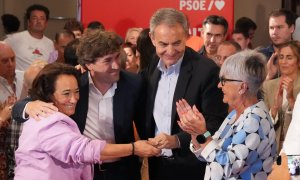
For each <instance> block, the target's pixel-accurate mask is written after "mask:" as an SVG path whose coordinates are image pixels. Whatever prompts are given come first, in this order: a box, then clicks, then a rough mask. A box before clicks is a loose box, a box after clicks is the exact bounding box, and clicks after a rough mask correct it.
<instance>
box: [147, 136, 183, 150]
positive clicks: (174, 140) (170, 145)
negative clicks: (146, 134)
mask: <svg viewBox="0 0 300 180" xmlns="http://www.w3.org/2000/svg"><path fill="white" fill-rule="evenodd" d="M148 141H149V143H150V144H151V145H152V146H155V147H157V148H159V149H175V148H178V147H179V143H178V137H177V136H176V135H168V134H165V133H161V134H159V135H157V136H156V137H154V138H149V139H148Z"/></svg>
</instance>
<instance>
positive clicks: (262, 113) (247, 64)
mask: <svg viewBox="0 0 300 180" xmlns="http://www.w3.org/2000/svg"><path fill="white" fill-rule="evenodd" d="M265 64H266V60H265V57H264V55H262V54H261V53H258V52H256V51H250V50H249V51H248V50H247V51H241V52H238V53H236V54H234V55H232V56H230V57H228V58H227V60H226V61H225V62H224V64H223V66H222V67H221V70H220V75H219V77H220V82H219V84H218V87H219V88H220V89H222V91H223V93H224V97H223V102H224V103H228V104H229V106H231V107H233V109H234V110H233V111H231V112H230V113H229V114H228V116H227V117H226V119H225V120H224V121H223V123H222V125H221V127H220V128H219V130H218V131H216V132H215V133H214V134H213V136H212V134H211V132H210V131H209V130H208V128H207V125H206V124H207V121H206V120H205V119H206V118H205V117H204V116H203V115H202V113H201V112H199V111H198V109H197V107H196V106H195V105H192V106H190V105H189V104H188V103H187V102H186V101H185V100H184V99H183V100H179V101H178V102H177V104H176V105H177V112H178V115H179V117H180V121H178V124H179V126H180V127H181V128H182V129H183V130H184V131H186V132H188V133H190V134H191V136H192V140H191V144H190V150H191V152H193V153H194V154H195V156H196V157H197V158H198V159H199V160H200V161H204V162H206V171H205V179H267V176H268V174H269V173H270V172H271V170H272V165H273V162H274V160H275V157H276V141H275V130H274V127H273V123H272V120H271V118H270V116H269V114H268V109H267V106H266V105H265V103H264V101H263V100H261V99H258V96H257V95H258V92H259V91H261V87H262V84H263V82H264V80H265V78H266V77H265V76H266V68H265Z"/></svg>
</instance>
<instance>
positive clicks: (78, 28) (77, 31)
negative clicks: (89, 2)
mask: <svg viewBox="0 0 300 180" xmlns="http://www.w3.org/2000/svg"><path fill="white" fill-rule="evenodd" d="M64 29H65V30H68V31H71V32H73V34H74V35H75V38H76V39H78V38H80V37H81V36H82V34H83V25H82V24H81V22H79V21H77V20H76V19H70V20H68V21H67V22H66V23H65V25H64Z"/></svg>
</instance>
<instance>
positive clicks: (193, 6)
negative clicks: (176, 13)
mask: <svg viewBox="0 0 300 180" xmlns="http://www.w3.org/2000/svg"><path fill="white" fill-rule="evenodd" d="M213 6H215V7H216V8H217V9H218V10H219V11H221V10H222V9H223V8H224V6H225V0H180V3H179V9H180V10H187V11H210V10H211V9H212V8H213Z"/></svg>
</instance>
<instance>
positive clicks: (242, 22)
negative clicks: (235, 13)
mask: <svg viewBox="0 0 300 180" xmlns="http://www.w3.org/2000/svg"><path fill="white" fill-rule="evenodd" d="M234 29H239V30H240V31H242V32H244V33H247V34H249V38H250V43H249V46H248V48H249V49H252V48H253V47H252V42H251V41H252V40H253V38H254V36H255V31H256V29H257V25H256V23H255V22H254V21H253V20H252V19H250V18H248V17H241V18H239V19H238V20H237V21H236V22H235V25H234Z"/></svg>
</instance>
